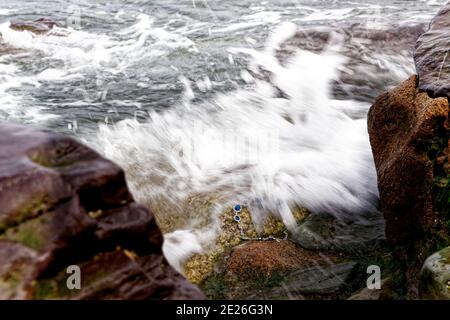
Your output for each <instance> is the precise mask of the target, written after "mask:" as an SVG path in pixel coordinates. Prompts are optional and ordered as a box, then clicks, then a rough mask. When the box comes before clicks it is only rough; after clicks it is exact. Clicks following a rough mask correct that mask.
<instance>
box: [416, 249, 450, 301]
mask: <svg viewBox="0 0 450 320" xmlns="http://www.w3.org/2000/svg"><path fill="white" fill-rule="evenodd" d="M419 295H420V298H422V299H427V300H450V247H447V248H445V249H443V250H441V251H439V252H436V253H435V254H433V255H431V256H430V257H429V258H428V259H427V260H426V261H425V263H424V265H423V267H422V270H421V272H420V284H419Z"/></svg>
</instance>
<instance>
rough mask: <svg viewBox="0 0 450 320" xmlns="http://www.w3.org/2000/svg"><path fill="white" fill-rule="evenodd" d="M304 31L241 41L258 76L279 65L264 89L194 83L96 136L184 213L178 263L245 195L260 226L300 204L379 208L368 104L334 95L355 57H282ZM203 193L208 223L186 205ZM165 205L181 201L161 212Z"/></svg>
mask: <svg viewBox="0 0 450 320" xmlns="http://www.w3.org/2000/svg"><path fill="white" fill-rule="evenodd" d="M295 31H296V29H295V26H294V25H292V24H284V25H282V26H281V27H280V28H279V29H278V31H276V32H274V34H273V35H272V36H271V37H270V38H269V40H268V41H267V45H266V46H265V48H264V50H262V51H255V50H249V49H232V52H233V53H235V54H237V53H241V54H247V55H249V56H251V57H252V61H253V64H252V66H250V67H249V68H250V69H251V70H250V71H253V74H255V73H256V74H257V73H258V72H259V73H263V72H266V73H267V72H269V73H270V76H269V78H270V79H269V80H267V79H266V80H259V78H260V77H258V76H256V75H255V77H254V78H253V79H252V81H254V88H252V89H246V90H244V89H242V90H237V91H234V92H231V93H227V94H219V95H217V96H215V97H214V98H213V99H211V100H210V101H207V102H203V103H192V102H191V100H192V92H191V90H189V88H188V87H189V84H188V83H186V86H187V89H186V92H188V93H189V94H188V95H187V96H186V98H185V99H184V104H180V105H179V106H177V107H174V108H172V109H170V110H166V111H164V112H162V113H157V112H151V113H150V119H149V120H148V121H146V122H144V123H141V122H138V121H137V120H124V121H121V122H118V123H117V124H115V125H113V126H107V125H102V126H101V127H100V130H99V132H98V136H97V137H96V139H95V141H92V139H91V141H90V143H92V144H94V145H95V146H96V148H98V149H99V150H101V151H102V152H103V153H104V154H105V155H106V156H107V157H108V158H110V159H112V160H114V161H116V162H117V163H118V164H120V165H121V166H122V167H123V168H124V169H125V170H126V172H127V177H128V180H129V183H130V188H131V189H132V192H133V194H134V195H135V196H136V198H137V200H138V201H140V202H142V203H145V204H147V205H149V206H150V207H151V208H154V209H155V208H156V209H155V211H156V214H157V216H158V214H159V215H161V214H167V215H169V214H170V212H175V215H178V216H177V219H180V220H181V221H182V222H181V223H179V224H178V225H177V229H179V230H178V231H175V232H174V233H170V234H167V235H166V244H165V253H166V255H167V258H168V259H169V261H171V262H172V264H173V265H176V266H180V261H179V260H180V259H186V258H187V257H188V256H189V254H190V253H193V252H199V251H200V248H199V246H203V247H206V246H207V243H208V242H211V241H212V240H213V239H214V237H215V236H217V234H218V233H219V232H220V217H219V215H220V213H221V212H222V211H223V209H224V208H226V207H229V206H232V205H233V204H235V203H243V204H245V205H246V206H248V207H249V209H250V212H251V214H252V220H253V222H254V223H255V224H256V226H261V224H262V223H263V221H264V219H265V218H266V217H267V216H268V215H273V216H275V217H278V218H280V219H281V220H282V221H283V222H284V224H285V225H286V227H287V228H288V229H290V230H293V229H295V226H296V221H295V219H294V217H293V214H292V209H293V208H295V207H303V208H307V209H308V210H310V211H312V212H322V211H324V212H328V213H332V214H334V215H336V216H342V215H350V216H355V217H357V216H358V215H359V214H361V213H363V212H368V211H376V204H377V199H378V194H377V187H376V172H375V168H374V164H373V159H372V153H371V149H370V145H369V140H368V134H367V131H366V120H365V119H354V118H352V117H351V116H350V114H352V113H355V112H356V113H358V112H359V113H361V112H363V113H364V112H366V111H367V109H368V105H367V104H364V103H361V102H356V101H351V100H347V101H342V100H341V101H338V100H334V99H332V98H331V94H330V90H331V88H330V87H331V82H332V80H334V79H336V78H337V77H338V75H339V70H340V69H342V65H343V63H344V62H345V59H344V57H343V56H341V55H340V54H339V53H338V51H337V50H338V44H339V41H335V42H334V43H333V42H332V43H330V44H329V46H328V48H327V49H326V50H325V51H324V52H323V53H321V54H315V53H311V52H308V51H303V50H298V51H297V52H296V53H295V54H294V55H292V56H291V57H290V58H289V59H288V61H287V62H286V63H285V64H284V65H281V64H280V62H279V61H278V60H277V59H276V58H275V52H276V50H277V48H278V47H279V45H280V44H281V43H282V42H283V41H284V40H285V39H287V37H289V36H292V35H293V34H294V33H295ZM249 74H250V73H249ZM196 194H209V195H211V196H212V197H213V198H215V199H216V201H214V204H213V205H212V206H211V207H209V208H208V210H207V212H206V214H207V215H208V219H209V220H208V221H209V223H208V224H206V225H205V224H204V223H201V222H200V220H201V219H199V220H196V219H192V218H190V217H192V216H194V217H196V214H197V213H196V212H186V211H185V209H186V207H183V206H182V205H181V203H183V202H185V201H186V199H189V197H191V196H193V195H196ZM161 203H164V205H165V206H166V208H167V206H169V207H171V208H172V209H171V210H164V212H161V213H158V210H157V208H159V207H160V206H161ZM198 214H199V215H200V213H198ZM183 217H185V219H183ZM159 218H160V219H163V218H164V217H161V216H160V217H159ZM169 231H173V230H169ZM193 235H196V240H195V241H194V240H193ZM188 240H189V241H188ZM173 252H176V254H172V253H173Z"/></svg>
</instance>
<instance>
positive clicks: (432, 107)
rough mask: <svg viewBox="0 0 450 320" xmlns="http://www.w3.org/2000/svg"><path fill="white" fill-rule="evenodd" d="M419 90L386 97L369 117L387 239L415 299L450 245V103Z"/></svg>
mask: <svg viewBox="0 0 450 320" xmlns="http://www.w3.org/2000/svg"><path fill="white" fill-rule="evenodd" d="M417 85H418V83H417V77H416V76H412V77H411V78H409V79H408V80H407V81H405V82H404V83H402V84H401V85H400V86H398V87H397V88H395V89H393V90H391V91H390V92H387V93H385V94H383V95H381V96H380V97H379V98H378V99H377V100H376V102H375V104H374V105H373V106H372V108H371V109H370V112H369V117H368V129H369V134H370V141H371V145H372V150H373V154H374V159H375V164H376V168H377V173H378V188H379V191H380V199H381V209H382V211H383V214H384V217H385V219H386V237H387V240H388V242H389V243H390V245H391V246H392V248H393V250H394V253H395V256H396V259H397V261H398V262H399V263H400V268H401V269H402V270H403V271H404V273H405V275H406V288H407V290H408V296H409V297H411V298H416V297H417V294H418V293H417V292H418V291H417V286H418V274H419V270H420V268H421V266H422V263H423V262H424V260H425V259H426V258H427V256H428V255H430V254H431V253H433V252H434V251H436V250H437V249H439V248H440V247H442V246H443V245H444V246H445V245H448V244H449V241H450V239H449V234H450V230H449V226H450V223H449V221H450V220H449V217H450V215H449V210H450V206H449V199H450V192H449V190H450V184H449V177H450V171H449V168H450V167H449V163H450V161H449V137H450V126H449V111H450V110H449V104H448V101H447V99H446V98H437V99H433V98H430V97H429V96H428V94H427V93H426V92H423V91H421V90H420V89H419V88H418V86H417Z"/></svg>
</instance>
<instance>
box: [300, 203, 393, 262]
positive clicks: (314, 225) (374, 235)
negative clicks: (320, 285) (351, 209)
mask: <svg viewBox="0 0 450 320" xmlns="http://www.w3.org/2000/svg"><path fill="white" fill-rule="evenodd" d="M384 228H385V224H384V219H383V217H382V215H381V213H379V212H374V213H367V214H360V215H359V216H358V217H357V218H355V217H353V218H352V217H348V218H338V217H335V216H333V215H330V214H324V213H322V214H311V215H310V216H308V217H307V218H306V219H305V221H304V223H302V224H301V225H299V227H298V228H297V230H296V232H295V233H294V234H293V239H294V240H295V241H296V242H297V243H299V244H300V245H302V246H303V247H304V248H306V249H310V250H335V251H343V252H347V253H356V254H357V253H363V252H371V251H374V250H375V251H376V250H383V248H385V244H386V237H385V233H384Z"/></svg>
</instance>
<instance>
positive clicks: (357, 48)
mask: <svg viewBox="0 0 450 320" xmlns="http://www.w3.org/2000/svg"><path fill="white" fill-rule="evenodd" d="M425 30H426V26H425V25H424V24H414V25H402V26H393V27H392V28H390V29H387V30H377V29H367V27H366V26H365V25H360V24H354V25H351V26H348V27H346V28H339V30H337V31H336V29H331V28H330V29H328V28H326V27H323V28H322V29H305V30H302V31H300V32H298V33H297V34H296V35H295V36H294V37H292V38H290V39H288V40H287V41H286V42H285V43H283V45H282V46H281V48H280V49H279V50H278V51H277V58H278V59H279V60H280V61H282V62H284V61H287V60H288V59H289V57H291V55H292V53H293V52H295V51H296V50H298V48H301V49H304V50H308V51H312V52H315V53H320V52H322V51H324V50H325V49H326V48H330V47H332V46H334V47H335V48H337V51H338V52H340V53H341V54H342V55H344V56H345V57H346V58H347V61H346V63H345V70H342V72H341V74H340V79H339V81H336V82H335V83H334V84H333V95H334V96H335V97H336V98H338V99H358V100H360V101H364V102H369V103H373V101H374V100H375V99H376V97H377V96H378V95H379V94H380V93H382V92H383V91H384V90H386V89H385V88H386V86H395V85H397V83H396V81H395V80H394V79H392V75H391V74H390V72H389V70H390V68H391V65H390V64H389V63H388V62H386V61H383V60H380V59H377V56H378V57H381V56H383V55H387V54H389V55H390V56H392V57H398V56H399V55H401V56H403V57H404V59H405V60H406V59H407V58H408V57H410V56H411V55H412V52H413V49H414V45H415V43H416V41H417V39H418V38H419V36H420V35H421V34H423V33H424V32H425ZM394 63H395V62H394ZM352 116H359V117H365V116H366V115H365V114H364V115H352Z"/></svg>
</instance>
